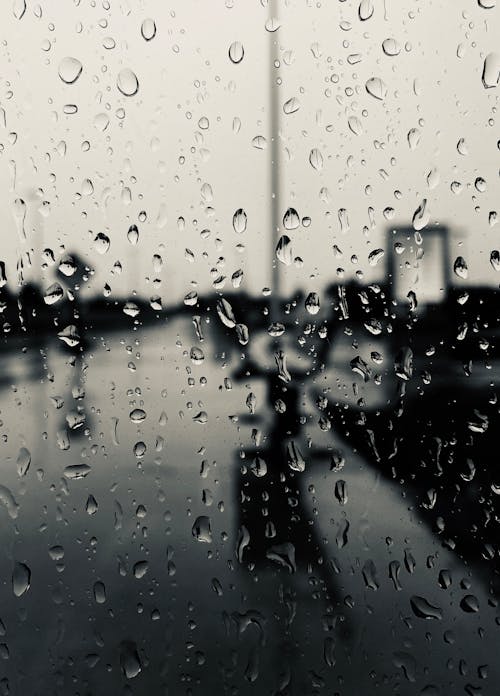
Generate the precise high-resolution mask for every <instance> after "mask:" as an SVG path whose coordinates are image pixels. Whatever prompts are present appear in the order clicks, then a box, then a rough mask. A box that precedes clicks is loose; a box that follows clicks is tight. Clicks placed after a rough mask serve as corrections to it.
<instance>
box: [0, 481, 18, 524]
mask: <svg viewBox="0 0 500 696" xmlns="http://www.w3.org/2000/svg"><path fill="white" fill-rule="evenodd" d="M0 503H2V505H4V507H5V509H6V510H7V512H8V514H9V517H11V518H12V519H13V520H15V519H16V518H17V515H18V512H19V505H18V504H17V502H16V499H15V498H14V496H13V495H12V491H11V490H10V489H9V488H7V486H2V485H1V484H0Z"/></svg>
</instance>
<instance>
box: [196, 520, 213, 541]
mask: <svg viewBox="0 0 500 696" xmlns="http://www.w3.org/2000/svg"><path fill="white" fill-rule="evenodd" d="M191 533H192V535H193V536H194V538H195V539H196V540H197V541H201V542H202V543H204V544H211V543H212V529H211V526H210V517H207V516H206V515H200V517H197V518H196V520H195V521H194V524H193V527H192V530H191Z"/></svg>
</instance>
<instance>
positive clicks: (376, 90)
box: [365, 77, 387, 101]
mask: <svg viewBox="0 0 500 696" xmlns="http://www.w3.org/2000/svg"><path fill="white" fill-rule="evenodd" d="M365 89H366V91H367V92H368V94H370V95H371V96H372V97H375V99H379V100H381V101H382V99H385V97H386V95H387V87H386V85H385V82H383V80H381V79H380V77H370V79H369V80H367V81H366V83H365Z"/></svg>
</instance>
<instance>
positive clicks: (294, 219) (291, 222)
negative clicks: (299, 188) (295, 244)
mask: <svg viewBox="0 0 500 696" xmlns="http://www.w3.org/2000/svg"><path fill="white" fill-rule="evenodd" d="M283 226H284V228H285V229H286V230H296V229H297V227H299V226H300V217H299V214H298V212H297V211H296V210H295V208H288V210H287V211H286V213H285V214H284V215H283Z"/></svg>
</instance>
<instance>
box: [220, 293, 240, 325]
mask: <svg viewBox="0 0 500 696" xmlns="http://www.w3.org/2000/svg"><path fill="white" fill-rule="evenodd" d="M216 309H217V314H218V315H219V319H220V320H221V322H222V323H223V324H224V326H227V327H228V329H234V327H235V326H236V318H235V316H234V312H233V308H232V307H231V305H230V304H229V302H228V301H227V300H225V299H224V298H223V297H222V298H220V299H218V300H217V304H216Z"/></svg>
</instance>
